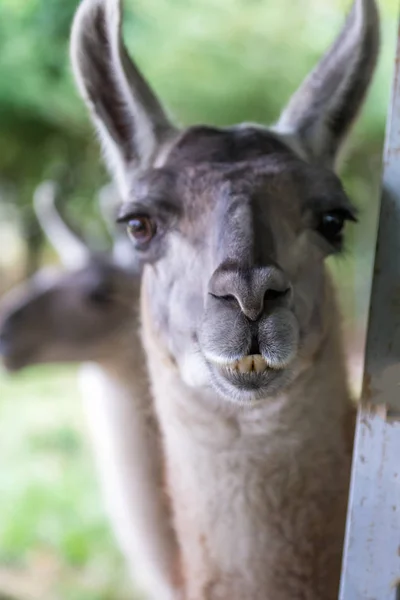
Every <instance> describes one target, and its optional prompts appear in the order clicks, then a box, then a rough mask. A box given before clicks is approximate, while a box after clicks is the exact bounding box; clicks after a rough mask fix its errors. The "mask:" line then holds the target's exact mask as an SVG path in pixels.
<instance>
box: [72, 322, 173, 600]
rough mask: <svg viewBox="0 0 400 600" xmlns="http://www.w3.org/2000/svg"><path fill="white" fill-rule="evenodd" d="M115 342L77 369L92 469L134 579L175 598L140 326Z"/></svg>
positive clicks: (163, 598)
mask: <svg viewBox="0 0 400 600" xmlns="http://www.w3.org/2000/svg"><path fill="white" fill-rule="evenodd" d="M114 350H115V351H114V352H113V354H112V355H110V356H109V357H107V358H104V359H103V360H102V361H101V362H98V363H87V364H85V365H84V366H83V367H82V370H81V376H80V382H81V388H82V395H83V404H84V410H85V413H86V421H87V426H88V429H89V434H90V438H91V444H92V449H93V452H94V458H95V462H96V467H97V473H98V477H99V479H100V484H101V487H102V491H103V495H104V499H105V502H106V507H107V510H108V513H109V518H110V520H111V522H112V526H113V530H114V533H115V535H116V538H117V541H118V543H119V546H120V548H121V550H122V552H123V554H124V557H125V559H126V561H127V566H128V567H129V570H130V571H131V574H132V575H133V579H134V580H135V581H136V582H137V583H139V584H140V585H141V586H142V588H143V590H144V591H146V592H147V594H148V595H149V597H150V598H157V599H160V600H176V599H177V598H178V593H177V586H178V567H177V546H176V538H175V535H174V533H173V530H172V526H171V518H170V507H169V505H168V502H167V498H166V495H165V493H164V489H163V488H164V481H163V480H164V461H163V457H162V449H161V439H160V432H159V428H158V425H157V421H156V418H155V415H154V406H153V402H152V399H151V395H150V392H149V384H148V378H147V370H146V366H145V360H144V356H143V352H142V349H141V344H140V338H139V334H138V333H136V334H135V335H133V336H132V339H131V340H130V343H129V340H128V341H127V343H125V344H120V346H119V347H118V346H117V345H115V347H114Z"/></svg>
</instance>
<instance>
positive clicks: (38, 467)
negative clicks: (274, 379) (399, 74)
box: [0, 0, 398, 600]
mask: <svg viewBox="0 0 400 600" xmlns="http://www.w3.org/2000/svg"><path fill="white" fill-rule="evenodd" d="M349 3H350V0H279V2H276V1H275V0H125V4H126V17H127V19H126V25H125V34H126V40H127V45H128V47H129V49H130V51H131V52H132V53H133V54H134V56H135V58H136V59H137V62H138V64H139V65H140V67H141V68H142V70H143V72H144V73H145V74H146V76H147V78H148V80H149V81H150V82H151V84H152V85H153V86H154V87H155V89H156V90H157V92H158V93H159V95H160V97H161V98H162V99H163V100H164V102H165V104H166V105H167V107H168V108H169V109H170V111H171V114H172V115H173V116H175V117H176V118H177V119H178V121H179V122H180V123H182V124H191V123H195V122H206V123H211V124H219V125H225V124H230V123H233V122H238V121H244V120H245V121H259V122H262V123H266V124H268V123H270V122H272V121H273V120H274V119H276V118H277V116H278V114H279V110H280V108H281V107H282V105H283V104H284V102H285V101H286V100H287V99H288V98H289V96H290V94H291V93H292V92H293V91H294V89H295V88H296V86H297V85H298V84H299V83H300V81H301V80H302V78H303V77H304V76H305V75H306V73H307V72H308V70H309V69H310V68H312V66H313V65H314V64H315V62H316V61H317V60H318V58H319V57H320V56H321V54H322V53H323V52H324V51H325V49H326V48H327V46H328V45H329V43H330V42H331V41H332V39H333V38H334V36H335V35H336V33H337V32H338V30H339V28H340V25H341V23H342V21H343V17H344V14H345V12H346V10H347V9H348V6H349ZM76 6H77V0H0V57H1V58H0V215H3V217H4V218H9V219H11V220H12V224H13V225H14V226H15V227H16V228H18V230H19V232H20V236H21V237H25V245H26V256H27V267H26V269H25V270H28V271H29V270H30V269H32V268H34V267H35V266H36V262H35V260H33V261H32V256H34V255H35V254H36V253H37V252H38V250H39V248H40V244H41V242H42V238H41V236H40V231H39V229H38V227H37V225H36V222H35V219H34V216H33V212H32V203H31V199H32V193H33V190H34V188H35V186H36V185H37V184H38V183H39V182H40V181H42V180H43V179H44V178H49V177H51V178H55V179H57V180H58V181H60V182H61V183H62V184H63V186H64V190H65V193H66V194H67V195H68V196H70V208H71V212H72V215H73V216H75V218H76V219H79V220H80V222H81V223H83V225H84V226H86V227H89V228H90V227H91V226H92V221H93V220H94V219H95V217H96V211H95V209H94V206H93V203H92V198H93V197H94V195H95V192H96V190H97V189H98V188H99V187H100V185H101V184H102V183H103V182H104V181H105V180H106V179H107V175H106V173H105V170H104V169H103V168H102V167H101V163H100V160H99V150H98V145H97V142H96V139H95V136H94V135H93V133H92V129H91V126H90V124H89V121H88V117H87V114H86V110H85V109H84V107H83V104H82V102H81V100H80V99H79V98H78V95H77V93H76V91H75V87H74V84H73V80H72V74H71V70H70V65H69V58H68V37H69V30H70V25H71V20H72V16H73V13H74V11H75V9H76ZM380 6H381V9H382V17H383V18H382V53H381V58H380V63H379V69H378V72H377V75H376V78H375V81H374V85H373V88H372V90H371V93H370V95H369V98H368V101H367V103H366V106H365V110H364V112H363V116H362V119H361V120H360V121H359V123H358V124H357V126H356V129H355V131H354V135H353V136H352V139H351V142H350V147H349V150H350V152H349V153H348V156H349V158H348V159H346V161H345V162H344V164H343V169H342V173H343V175H344V180H345V184H346V186H347V188H348V190H349V191H350V195H351V196H352V197H353V198H354V200H355V202H356V204H357V205H358V207H359V208H360V225H359V226H358V227H356V228H353V229H352V230H351V231H350V237H349V247H350V249H352V250H355V253H352V254H355V257H356V258H355V260H353V259H350V256H351V254H350V253H349V255H348V256H346V255H344V257H343V259H340V260H339V261H336V263H335V264H334V266H333V268H334V270H335V274H336V276H337V277H339V278H341V280H342V281H341V282H342V286H341V287H342V289H343V290H344V293H343V298H342V299H343V300H344V302H345V305H346V307H347V314H348V315H352V316H354V314H355V313H356V315H357V317H359V319H361V320H363V319H364V320H365V315H366V309H367V304H368V292H369V282H370V272H371V259H372V254H373V246H374V234H375V225H376V209H377V201H376V200H377V197H378V193H377V190H378V186H379V178H380V163H381V153H382V143H383V133H384V127H385V119H386V112H387V105H388V100H389V91H390V79H391V75H392V71H393V62H394V60H393V59H394V47H395V35H396V16H397V10H398V1H397V0H381V1H380ZM2 207H3V208H4V207H5V209H7V210H3V212H2ZM8 209H9V210H8ZM11 209H13V210H11ZM1 250H2V253H4V252H6V251H7V248H6V247H5V245H4V244H1ZM0 283H1V282H0ZM346 283H347V286H346V285H343V284H346ZM52 373H53V376H52V377H51V376H50V370H49V371H47V370H43V369H39V370H35V369H32V370H29V371H28V372H27V373H26V374H25V373H24V374H22V375H21V376H19V377H18V378H16V379H15V380H11V379H7V380H6V379H3V378H1V377H0V398H1V403H0V422H1V432H2V433H1V442H2V452H1V454H0V459H1V465H0V514H1V519H0V588H1V586H2V582H4V577H9V575H10V570H11V572H13V570H15V573H16V577H17V578H18V577H19V573H20V571H19V569H24V571H23V572H24V573H25V577H26V578H27V581H28V584H27V585H28V587H29V588H30V590H31V591H32V590H33V589H34V588H35V585H37V586H38V588H37V589H38V590H39V591H38V592H37V595H36V596H34V595H32V594H31V596H29V595H28V594H27V595H26V598H28V597H32V598H36V597H37V598H40V600H56V599H57V600H58V599H60V598H63V599H64V598H65V599H70V600H80V599H82V600H92V599H93V600H110V599H113V600H116V599H117V598H121V599H122V598H124V597H126V596H125V594H126V585H125V584H126V581H124V578H123V575H122V566H121V562H120V559H119V558H118V553H117V552H116V550H115V548H114V546H113V542H112V538H111V536H110V533H109V530H108V529H107V526H106V525H105V517H104V514H103V509H102V504H101V501H100V500H99V491H98V489H97V487H96V484H95V476H94V474H93V466H92V464H91V462H90V460H89V458H88V456H89V452H88V449H87V448H86V447H85V444H84V443H83V441H82V440H83V437H84V433H83V431H82V427H81V422H82V418H81V415H80V414H79V411H77V404H76V399H77V396H78V392H77V389H76V388H75V387H74V383H73V382H74V372H71V371H68V372H64V371H53V372H52ZM54 397H56V398H57V404H55V403H54ZM43 553H44V555H43ZM49 565H50V566H49ZM31 575H32V577H31ZM30 577H31V578H30ZM40 584H46V585H47V587H45V588H43V587H42V588H41V587H40Z"/></svg>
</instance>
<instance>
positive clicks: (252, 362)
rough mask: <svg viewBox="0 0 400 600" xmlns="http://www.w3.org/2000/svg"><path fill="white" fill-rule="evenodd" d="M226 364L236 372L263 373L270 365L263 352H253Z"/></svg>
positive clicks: (227, 367)
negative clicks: (262, 354)
mask: <svg viewBox="0 0 400 600" xmlns="http://www.w3.org/2000/svg"><path fill="white" fill-rule="evenodd" d="M224 366H225V368H226V369H228V370H229V371H232V372H236V373H263V372H264V371H265V370H266V369H267V368H268V367H269V365H268V363H267V362H266V360H264V358H263V357H262V356H261V354H251V355H249V356H245V357H244V358H241V359H240V360H236V361H234V362H232V363H228V364H226V365H224Z"/></svg>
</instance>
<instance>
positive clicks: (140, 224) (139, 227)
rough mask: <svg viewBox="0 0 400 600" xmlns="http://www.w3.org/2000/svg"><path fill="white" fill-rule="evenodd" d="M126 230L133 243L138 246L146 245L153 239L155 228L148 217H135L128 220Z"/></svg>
mask: <svg viewBox="0 0 400 600" xmlns="http://www.w3.org/2000/svg"><path fill="white" fill-rule="evenodd" d="M127 230H128V235H129V237H130V238H131V239H132V240H133V241H135V242H136V243H139V244H147V243H148V242H150V240H151V239H152V238H153V236H154V234H155V232H156V227H155V224H154V223H153V221H152V220H151V219H149V217H146V216H137V217H132V218H130V219H129V221H128V223H127Z"/></svg>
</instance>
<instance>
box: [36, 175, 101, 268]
mask: <svg viewBox="0 0 400 600" xmlns="http://www.w3.org/2000/svg"><path fill="white" fill-rule="evenodd" d="M57 194H58V188H57V185H56V184H55V182H54V181H44V182H43V183H41V184H40V185H39V186H38V187H37V188H36V190H35V192H34V195H33V206H34V209H35V214H36V217H37V219H38V221H39V223H40V226H41V228H42V229H43V231H44V233H45V235H46V237H47V239H48V240H49V242H50V244H51V245H52V246H53V248H54V250H55V251H56V252H57V254H58V256H59V258H60V260H61V262H62V264H63V265H64V266H65V267H67V268H73V269H75V268H79V267H81V266H83V265H84V264H86V263H87V261H88V259H89V256H90V252H89V249H88V248H87V246H86V245H85V243H84V241H83V240H82V239H81V238H80V237H79V235H78V234H77V233H76V232H74V231H72V230H71V228H70V226H69V225H67V223H66V222H65V221H64V219H63V217H62V216H61V213H60V212H59V211H58V209H57V206H56V200H57Z"/></svg>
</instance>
